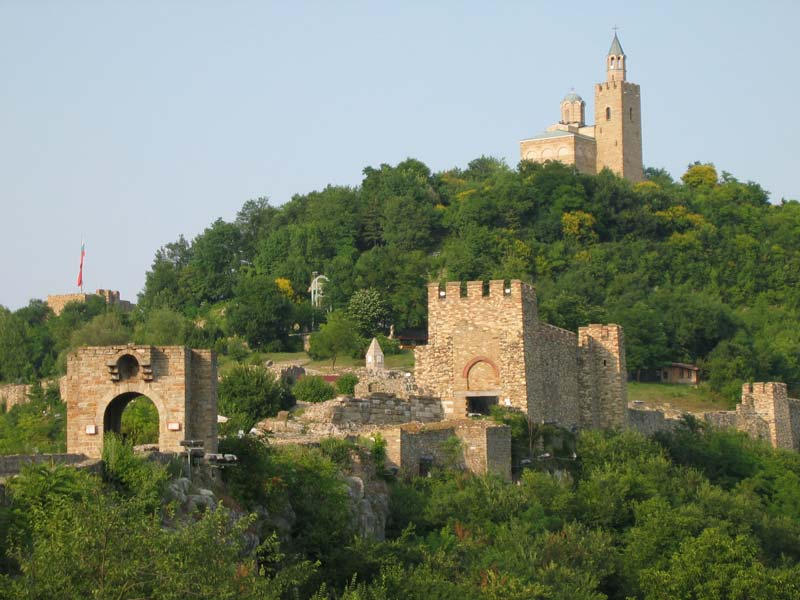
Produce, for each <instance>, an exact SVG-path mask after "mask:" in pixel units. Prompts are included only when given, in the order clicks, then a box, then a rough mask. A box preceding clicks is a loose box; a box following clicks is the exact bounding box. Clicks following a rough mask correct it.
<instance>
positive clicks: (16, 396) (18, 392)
mask: <svg viewBox="0 0 800 600" xmlns="http://www.w3.org/2000/svg"><path fill="white" fill-rule="evenodd" d="M66 381H67V378H66V377H59V378H58V379H43V380H42V381H41V382H40V385H41V386H42V387H43V388H47V387H48V386H50V385H52V384H53V383H56V384H58V389H59V393H60V394H61V398H62V399H63V398H64V386H65V385H66ZM32 388H33V385H31V384H25V383H19V384H18V383H7V384H4V385H0V405H2V406H5V407H6V410H10V409H11V407H12V406H16V405H17V404H26V403H27V402H28V394H29V393H30V392H31V389H32Z"/></svg>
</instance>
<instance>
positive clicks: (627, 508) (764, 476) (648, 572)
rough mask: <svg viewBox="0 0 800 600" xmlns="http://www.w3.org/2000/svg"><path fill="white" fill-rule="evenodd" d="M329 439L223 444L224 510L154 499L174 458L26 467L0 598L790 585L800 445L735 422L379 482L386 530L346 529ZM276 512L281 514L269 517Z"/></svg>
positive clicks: (5, 545)
mask: <svg viewBox="0 0 800 600" xmlns="http://www.w3.org/2000/svg"><path fill="white" fill-rule="evenodd" d="M515 430H516V428H515ZM112 439H113V438H112ZM329 442H331V443H323V444H321V445H320V447H319V448H299V447H283V448H269V447H267V446H264V445H263V444H262V443H261V442H259V441H254V440H252V439H249V438H242V439H238V438H234V439H229V440H225V441H224V442H223V445H222V447H223V449H224V451H226V452H235V453H236V454H237V455H238V456H239V458H240V466H239V467H238V468H235V469H229V470H226V471H225V472H224V473H223V475H224V477H225V479H226V481H227V494H228V495H223V504H224V506H221V507H219V508H218V509H216V510H206V511H199V512H196V513H192V514H190V515H188V518H176V514H177V513H176V510H177V509H178V508H179V507H178V506H176V504H175V503H172V504H171V505H166V506H165V505H164V504H163V502H162V494H163V493H164V490H165V487H166V486H167V484H168V481H169V478H170V474H169V470H170V468H172V467H164V466H160V465H157V464H154V463H148V462H145V461H144V460H143V459H141V458H137V457H135V456H134V455H133V454H132V452H130V450H129V449H128V450H126V449H125V448H124V447H120V445H119V444H118V443H117V444H116V445H115V447H114V448H113V451H109V450H107V451H106V453H105V457H106V458H105V460H106V463H105V465H104V470H103V476H102V477H100V476H97V475H90V474H87V473H85V472H80V471H76V470H74V469H69V468H66V467H57V468H53V469H50V468H47V467H43V466H39V467H33V468H30V469H28V470H27V471H26V472H25V473H23V474H22V475H21V476H19V477H16V478H14V479H13V480H12V481H11V482H10V483H9V486H8V497H7V503H6V504H5V505H2V504H0V598H10V599H11V598H13V599H17V598H19V599H22V598H26V599H39V598H41V599H50V598H75V599H77V598H98V599H105V598H109V599H110V598H115V599H119V600H127V599H131V600H133V599H135V598H176V599H177V598H253V599H255V598H275V599H278V598H286V599H289V598H314V599H316V600H324V599H331V600H334V599H341V600H390V599H397V598H403V599H408V600H417V599H418V600H428V599H430V598H438V599H442V600H450V599H452V600H473V599H474V600H500V599H503V600H603V599H614V600H626V599H628V598H631V599H632V598H640V599H643V600H675V599H678V598H687V599H688V598H695V599H698V600H714V599H720V598H726V599H741V600H744V599H748V600H762V599H763V600H790V599H793V598H797V597H798V596H799V595H800V567H798V558H800V455H798V454H797V453H790V452H785V451H777V450H773V449H772V448H770V447H769V446H767V445H765V444H763V443H761V442H756V441H753V440H750V439H749V438H747V436H746V435H745V434H742V433H738V432H729V431H715V430H707V431H703V430H701V429H698V428H697V423H695V422H693V421H687V423H686V426H685V427H684V428H682V429H681V430H680V431H677V432H675V433H673V434H669V435H664V436H662V437H660V438H658V439H657V440H655V441H654V440H647V439H645V438H644V437H643V436H641V435H640V434H637V433H634V432H630V431H629V432H624V433H608V432H599V431H590V432H582V433H580V434H579V435H578V437H577V439H576V440H575V451H576V454H577V459H576V460H571V459H566V460H561V461H557V462H558V464H553V463H555V462H556V461H555V460H554V459H551V460H547V461H534V463H533V468H532V469H528V470H526V471H525V472H524V473H523V474H522V476H521V479H520V481H519V485H515V484H512V483H507V482H504V481H501V480H499V479H495V478H493V477H478V476H474V475H470V474H469V473H466V472H461V471H450V470H435V471H434V472H433V473H432V475H431V476H430V477H426V478H414V479H411V480H402V479H393V478H391V477H388V476H387V479H388V485H389V490H390V494H391V499H390V500H391V502H390V512H389V515H388V523H387V530H386V534H387V539H386V540H385V541H371V540H368V539H362V538H358V537H357V536H355V534H354V531H355V523H354V519H353V516H352V513H351V512H350V508H349V507H350V501H349V500H348V492H347V490H348V487H347V485H345V483H344V482H345V480H344V479H343V473H344V472H345V470H346V469H347V466H348V464H349V463H350V462H351V461H353V460H356V455H355V454H354V453H355V452H356V449H355V448H351V449H350V450H348V446H347V443H346V442H343V441H341V440H329ZM373 452H374V447H373ZM360 460H361V461H362V464H364V462H368V461H370V457H369V456H368V455H367V456H365V455H364V454H363V452H362V453H361V455H360ZM375 462H376V463H377V462H379V461H375ZM287 503H288V505H287ZM287 506H290V507H291V509H288V510H287V509H286V507H287ZM249 511H252V512H253V513H255V514H252V515H250V516H246V514H247V512H249ZM270 515H290V516H288V517H287V516H283V517H281V522H282V525H280V527H277V529H275V528H276V523H277V521H271V520H270V518H269V517H270ZM234 516H236V517H238V518H239V519H240V520H238V521H237V520H235V519H233V518H232V517H234ZM273 530H275V531H276V533H277V534H278V536H272V535H271V534H272V532H273ZM254 535H257V536H258V539H261V540H263V542H262V543H261V544H259V545H258V546H257V547H255V548H254V547H253V546H254V544H255V543H256V539H254Z"/></svg>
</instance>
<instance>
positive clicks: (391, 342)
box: [370, 333, 402, 356]
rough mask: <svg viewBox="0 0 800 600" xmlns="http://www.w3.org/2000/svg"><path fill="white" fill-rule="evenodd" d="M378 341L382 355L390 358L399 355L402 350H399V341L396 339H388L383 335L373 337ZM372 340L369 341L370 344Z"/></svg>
mask: <svg viewBox="0 0 800 600" xmlns="http://www.w3.org/2000/svg"><path fill="white" fill-rule="evenodd" d="M375 337H376V338H377V340H378V343H379V344H380V345H381V350H383V354H384V355H385V356H391V355H393V354H400V352H402V349H401V348H400V341H399V340H396V339H390V338H388V337H386V336H385V335H383V334H380V333H379V334H378V335H376V336H375ZM371 341H372V340H370V342H371Z"/></svg>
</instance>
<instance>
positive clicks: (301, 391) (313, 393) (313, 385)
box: [292, 375, 355, 402]
mask: <svg viewBox="0 0 800 600" xmlns="http://www.w3.org/2000/svg"><path fill="white" fill-rule="evenodd" d="M354 385H355V384H354ZM292 393H293V394H294V397H295V398H297V399H298V400H300V401H301V402H325V401H326V400H331V399H332V398H334V397H335V396H336V388H334V387H333V386H332V385H331V384H330V383H328V382H327V381H325V380H324V379H323V378H322V377H320V376H318V375H306V376H305V377H303V378H302V379H300V380H298V382H297V383H295V384H294V386H293V387H292Z"/></svg>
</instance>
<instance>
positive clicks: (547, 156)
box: [542, 148, 553, 161]
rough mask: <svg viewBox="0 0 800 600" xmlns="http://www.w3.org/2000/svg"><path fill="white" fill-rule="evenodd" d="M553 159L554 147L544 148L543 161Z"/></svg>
mask: <svg viewBox="0 0 800 600" xmlns="http://www.w3.org/2000/svg"><path fill="white" fill-rule="evenodd" d="M552 159H553V149H552V148H545V149H544V150H542V161H545V160H552Z"/></svg>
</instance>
